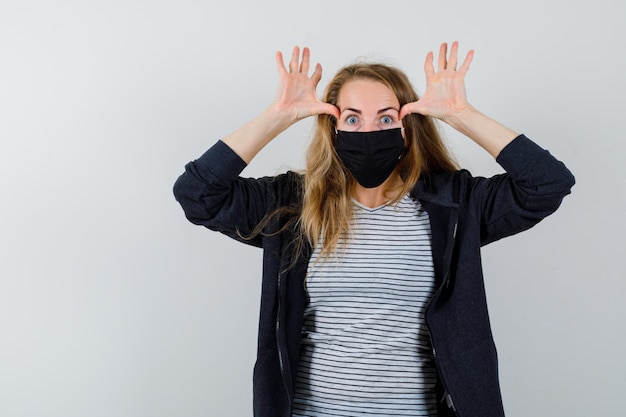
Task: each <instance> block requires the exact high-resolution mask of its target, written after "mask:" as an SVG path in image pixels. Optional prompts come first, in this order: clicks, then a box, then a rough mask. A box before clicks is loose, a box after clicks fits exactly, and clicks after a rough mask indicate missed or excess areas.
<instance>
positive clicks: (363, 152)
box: [335, 128, 404, 188]
mask: <svg viewBox="0 0 626 417" xmlns="http://www.w3.org/2000/svg"><path fill="white" fill-rule="evenodd" d="M335 150H336V151H337V155H339V159H341V162H343V164H344V165H345V167H346V168H347V169H348V171H350V173H351V174H352V176H353V177H354V178H355V179H356V180H357V182H358V183H359V184H361V185H362V186H363V187H365V188H374V187H378V186H379V185H380V184H382V183H383V182H384V181H385V180H386V179H387V178H388V177H389V175H391V173H392V172H393V170H394V169H395V168H396V165H398V162H399V161H400V157H401V156H402V153H403V151H404V138H403V137H402V129H401V128H397V129H387V130H375V131H372V132H345V131H343V130H339V131H337V142H336V143H335Z"/></svg>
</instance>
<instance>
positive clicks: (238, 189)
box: [174, 141, 295, 247]
mask: <svg viewBox="0 0 626 417" xmlns="http://www.w3.org/2000/svg"><path fill="white" fill-rule="evenodd" d="M245 167H246V163H245V161H244V160H242V159H241V158H240V157H239V155H237V154H236V153H235V152H234V151H233V150H232V149H231V148H230V147H228V146H227V145H226V144H225V143H224V142H222V141H218V142H217V143H216V144H215V145H213V146H212V147H211V148H210V149H209V150H207V151H206V152H205V153H204V154H203V155H202V156H201V157H200V158H198V159H197V160H195V161H192V162H189V163H188V164H187V165H186V166H185V172H184V173H183V174H182V175H181V176H180V177H178V179H177V180H176V183H175V184H174V196H175V198H176V200H177V201H178V202H179V203H180V205H181V206H182V208H183V211H184V212H185V216H186V217H187V219H188V220H189V221H190V222H192V223H194V224H197V225H202V226H205V227H207V228H209V229H211V230H215V231H219V232H221V233H224V234H225V235H227V236H230V237H232V238H234V239H237V240H239V241H241V242H244V243H247V244H250V245H254V246H258V247H262V245H263V239H262V236H261V235H259V234H256V235H255V236H251V235H252V233H253V231H254V230H255V228H256V227H257V225H259V223H260V222H261V221H262V220H264V219H265V217H266V215H268V214H269V213H271V212H272V211H273V210H275V209H276V208H278V207H279V205H280V204H281V203H282V202H281V200H280V194H281V184H283V185H284V181H281V179H282V178H284V177H285V176H286V175H287V174H283V175H282V176H279V177H264V178H259V179H252V178H242V177H240V176H239V174H241V172H242V171H243V169H244V168H245ZM291 174H292V175H295V174H293V173H291Z"/></svg>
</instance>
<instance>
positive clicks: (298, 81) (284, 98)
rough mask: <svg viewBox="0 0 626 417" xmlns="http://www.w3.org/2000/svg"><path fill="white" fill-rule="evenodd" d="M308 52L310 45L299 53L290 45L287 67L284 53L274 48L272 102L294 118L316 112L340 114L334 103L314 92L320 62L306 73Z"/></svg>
mask: <svg viewBox="0 0 626 417" xmlns="http://www.w3.org/2000/svg"><path fill="white" fill-rule="evenodd" d="M310 56H311V53H310V51H309V48H304V49H303V50H302V57H300V48H299V47H297V46H296V47H294V48H293V51H292V55H291V60H290V61H289V66H288V67H286V66H285V62H284V60H283V54H282V53H281V52H280V51H279V52H276V68H277V70H278V75H279V83H278V90H277V92H276V98H275V99H274V102H273V103H272V106H273V107H274V109H275V110H276V111H278V112H279V113H280V114H285V115H287V116H288V117H289V118H290V119H291V120H292V121H293V122H296V121H298V120H301V119H303V118H305V117H308V116H313V115H317V114H330V115H333V116H335V117H337V118H338V117H339V109H338V108H337V107H335V106H333V105H332V104H329V103H323V102H322V101H321V100H320V99H319V98H318V96H317V93H316V88H317V85H318V83H319V82H320V80H321V79H322V66H321V65H320V64H316V65H315V68H314V70H313V74H312V75H311V76H310V77H309V69H310Z"/></svg>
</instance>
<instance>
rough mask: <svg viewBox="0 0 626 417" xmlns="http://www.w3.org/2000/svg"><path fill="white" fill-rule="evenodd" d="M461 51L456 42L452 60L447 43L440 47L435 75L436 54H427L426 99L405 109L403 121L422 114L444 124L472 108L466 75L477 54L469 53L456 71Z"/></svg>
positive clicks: (406, 106) (406, 105) (403, 107)
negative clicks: (408, 115) (450, 118)
mask: <svg viewBox="0 0 626 417" xmlns="http://www.w3.org/2000/svg"><path fill="white" fill-rule="evenodd" d="M458 48H459V45H458V42H453V43H452V48H451V50H450V56H449V57H447V52H448V45H447V44H446V43H443V44H442V45H441V47H440V48H439V58H438V62H437V70H436V71H435V68H434V65H433V61H434V57H433V53H432V52H429V53H428V55H427V56H426V62H425V63H424V70H425V72H426V90H425V92H424V95H423V96H422V98H421V99H420V100H418V101H415V102H412V103H407V104H405V105H404V106H402V108H401V109H400V118H403V117H404V116H406V115H407V114H411V113H419V114H422V115H425V116H432V117H436V118H437V119H441V120H444V121H445V120H446V119H447V118H449V117H452V116H454V115H457V114H460V113H462V112H463V111H465V110H466V109H467V108H468V107H469V103H468V102H467V95H466V92H465V74H466V73H467V71H468V70H469V67H470V63H471V62H472V58H473V56H474V51H473V50H470V51H469V52H468V53H467V56H466V57H465V60H464V61H463V63H462V64H461V66H460V67H459V68H458V69H457V63H458V60H457V55H458Z"/></svg>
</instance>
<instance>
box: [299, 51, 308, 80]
mask: <svg viewBox="0 0 626 417" xmlns="http://www.w3.org/2000/svg"><path fill="white" fill-rule="evenodd" d="M310 59H311V51H309V48H304V50H303V51H302V63H301V64H300V72H301V73H303V74H308V73H309V62H310Z"/></svg>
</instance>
